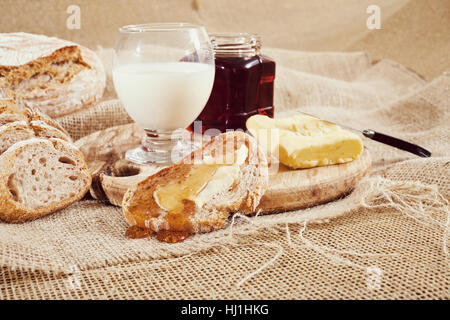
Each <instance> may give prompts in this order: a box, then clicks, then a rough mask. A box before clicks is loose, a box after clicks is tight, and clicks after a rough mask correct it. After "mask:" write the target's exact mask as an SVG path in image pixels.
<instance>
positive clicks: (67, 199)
mask: <svg viewBox="0 0 450 320" xmlns="http://www.w3.org/2000/svg"><path fill="white" fill-rule="evenodd" d="M90 183H91V177H90V174H89V171H88V168H87V166H86V163H85V161H84V158H83V155H82V154H81V152H80V151H79V150H78V149H77V148H75V147H74V146H73V144H71V143H69V142H66V141H63V140H60V139H39V138H32V139H28V140H25V141H21V142H17V143H15V144H14V145H12V146H11V147H10V148H9V149H8V150H7V151H5V152H4V153H3V154H2V155H1V156H0V208H1V210H0V218H1V219H3V220H5V221H8V222H23V221H26V220H31V219H35V218H39V217H42V216H44V215H47V214H49V213H52V212H54V211H56V210H58V209H61V208H64V207H66V206H68V205H69V204H71V203H73V202H75V201H77V200H79V199H81V198H82V197H83V196H84V194H85V193H86V192H87V191H88V189H89V186H90Z"/></svg>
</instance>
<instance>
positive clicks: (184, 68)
mask: <svg viewBox="0 0 450 320" xmlns="http://www.w3.org/2000/svg"><path fill="white" fill-rule="evenodd" d="M112 74H113V81H114V87H115V89H116V92H117V95H118V97H119V99H120V101H121V102H122V104H123V106H124V107H125V109H126V111H127V112H128V114H129V115H130V116H131V118H132V119H133V120H134V121H135V122H136V123H137V124H138V125H139V126H141V127H142V128H143V129H144V130H145V133H146V135H145V137H144V139H143V140H142V145H141V146H139V147H138V148H135V149H132V150H128V151H127V152H126V158H127V159H128V160H130V161H132V162H135V163H139V164H145V163H157V164H170V163H172V162H174V161H176V160H177V159H179V158H180V157H181V156H183V155H184V154H186V153H188V152H190V151H191V150H192V144H191V142H190V139H186V137H189V135H186V134H183V129H184V128H186V127H187V126H188V125H189V124H191V123H192V122H193V121H194V120H195V118H196V117H197V116H198V115H199V114H200V112H201V111H202V109H203V108H204V106H205V104H206V102H207V100H208V98H209V95H210V93H211V89H212V85H213V82H214V53H213V50H212V47H211V43H210V41H209V38H208V34H207V33H206V30H205V28H204V27H203V26H197V25H192V24H186V23H155V24H154V23H149V24H141V25H128V26H124V27H121V28H120V29H119V32H118V36H117V41H116V45H115V50H114V60H113V71H112ZM180 128H182V129H181V130H180Z"/></svg>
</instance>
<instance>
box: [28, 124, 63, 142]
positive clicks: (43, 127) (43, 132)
mask: <svg viewBox="0 0 450 320" xmlns="http://www.w3.org/2000/svg"><path fill="white" fill-rule="evenodd" d="M30 127H31V128H32V129H33V131H34V134H35V135H36V137H39V138H47V139H50V138H57V139H61V140H64V141H68V142H72V138H70V137H69V135H68V134H65V133H64V132H62V131H60V130H58V129H57V128H55V127H53V126H51V125H49V124H47V123H46V122H44V121H41V120H33V121H30Z"/></svg>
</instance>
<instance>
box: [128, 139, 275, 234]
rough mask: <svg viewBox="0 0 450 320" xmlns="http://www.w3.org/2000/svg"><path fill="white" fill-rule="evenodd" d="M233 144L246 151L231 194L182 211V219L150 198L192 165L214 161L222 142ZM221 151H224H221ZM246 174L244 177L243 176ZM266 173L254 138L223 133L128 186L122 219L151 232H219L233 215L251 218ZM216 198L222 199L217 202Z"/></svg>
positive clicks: (263, 188)
mask: <svg viewBox="0 0 450 320" xmlns="http://www.w3.org/2000/svg"><path fill="white" fill-rule="evenodd" d="M231 140H232V141H233V142H234V144H235V146H236V147H235V150H237V149H238V148H239V146H240V145H245V146H246V147H247V148H248V151H249V152H248V155H247V158H246V159H245V162H244V163H243V164H242V165H241V166H240V178H239V181H238V183H237V184H235V185H233V187H232V189H231V190H224V192H223V194H217V195H216V196H215V197H216V198H215V199H213V201H210V203H206V204H204V205H203V206H202V207H201V208H198V207H195V204H194V203H191V204H190V207H189V205H188V206H187V207H186V208H187V209H186V210H185V211H192V214H190V213H189V214H188V213H187V212H183V215H180V214H178V215H177V214H174V213H171V212H167V211H166V210H165V209H163V208H161V206H160V205H159V204H158V202H157V200H156V199H155V197H154V192H155V190H156V188H157V187H164V186H166V185H167V184H168V183H169V182H170V181H181V179H182V178H183V177H184V176H185V175H186V174H187V173H189V171H190V169H191V167H192V165H193V164H195V163H196V162H194V160H195V161H203V160H204V158H205V157H210V156H212V157H213V158H217V157H218V154H217V153H216V151H217V150H218V148H222V147H223V148H225V145H226V144H225V142H226V141H231ZM222 150H224V149H222ZM233 155H234V152H233ZM245 172H247V174H244V173H245ZM267 184H268V170H267V160H266V157H265V154H264V152H262V150H261V149H260V147H259V146H258V144H257V143H256V141H255V140H254V138H252V137H251V136H249V135H247V134H245V133H243V132H239V131H236V132H227V133H224V134H222V135H220V136H218V137H216V138H214V139H213V140H212V141H211V142H209V143H207V144H206V145H205V146H204V147H203V148H201V149H198V150H196V151H194V152H192V153H191V154H190V155H188V156H187V157H185V158H184V159H183V160H182V161H181V162H180V163H177V164H174V165H172V166H170V167H167V168H164V169H162V170H161V171H159V172H157V173H156V174H154V175H152V176H150V177H148V178H146V179H144V180H143V181H141V182H139V183H137V184H136V185H134V186H132V187H131V188H130V189H128V191H127V192H126V193H125V195H124V197H123V202H122V208H123V213H124V216H125V219H126V220H127V222H128V223H129V224H130V225H137V226H140V227H144V228H150V229H152V230H153V231H156V232H158V231H161V230H170V231H185V232H189V233H201V232H210V231H212V230H215V229H219V228H222V227H223V226H225V225H226V224H227V219H228V217H229V216H230V214H231V213H233V212H237V211H240V212H243V213H247V214H251V213H254V212H255V209H256V207H257V206H258V204H259V200H260V199H261V197H262V195H263V194H264V192H265V190H266V189H267ZM219 196H222V197H225V198H226V199H220V201H214V200H219ZM141 204H144V205H145V206H146V207H147V208H148V210H146V212H142V211H139V210H134V208H135V207H136V206H137V205H141Z"/></svg>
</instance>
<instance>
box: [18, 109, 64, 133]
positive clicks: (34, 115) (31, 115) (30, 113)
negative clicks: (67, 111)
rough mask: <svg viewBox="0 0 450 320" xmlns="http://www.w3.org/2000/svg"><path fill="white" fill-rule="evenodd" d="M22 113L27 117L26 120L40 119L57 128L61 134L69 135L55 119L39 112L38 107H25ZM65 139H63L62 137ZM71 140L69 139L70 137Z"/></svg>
mask: <svg viewBox="0 0 450 320" xmlns="http://www.w3.org/2000/svg"><path fill="white" fill-rule="evenodd" d="M23 114H24V115H25V117H26V118H27V119H28V122H32V121H42V122H45V123H46V124H47V125H49V126H51V127H53V128H56V129H58V130H59V131H61V132H62V134H63V135H65V136H67V137H70V135H69V133H68V132H67V131H66V130H65V129H64V128H63V127H62V126H61V125H60V124H59V123H58V122H57V121H56V120H53V119H52V118H50V117H49V116H47V115H46V114H45V113H43V112H41V111H40V110H39V108H36V107H34V108H25V110H23ZM63 140H65V139H63ZM70 140H71V139H70Z"/></svg>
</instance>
